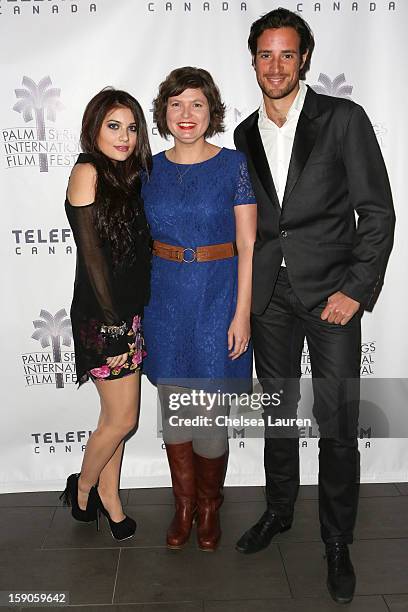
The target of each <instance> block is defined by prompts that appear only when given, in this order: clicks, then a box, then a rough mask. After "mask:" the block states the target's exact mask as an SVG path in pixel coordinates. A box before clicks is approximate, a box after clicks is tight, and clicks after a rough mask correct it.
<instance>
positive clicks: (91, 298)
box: [62, 88, 151, 540]
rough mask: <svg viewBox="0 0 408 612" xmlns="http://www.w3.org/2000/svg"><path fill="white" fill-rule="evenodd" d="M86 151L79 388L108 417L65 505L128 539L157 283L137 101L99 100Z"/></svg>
mask: <svg viewBox="0 0 408 612" xmlns="http://www.w3.org/2000/svg"><path fill="white" fill-rule="evenodd" d="M81 146H82V150H83V151H84V153H81V154H80V156H79V158H78V160H77V163H76V165H75V167H74V168H73V170H72V173H71V176H70V180H69V184H68V190H67V199H66V202H65V208H66V213H67V216H68V220H69V223H70V225H71V228H72V231H73V235H74V239H75V243H76V246H77V268H76V278H75V287H74V297H73V301H72V307H71V321H72V330H73V337H74V344H75V359H76V368H77V380H78V383H79V385H81V384H83V383H84V382H86V381H87V380H88V379H89V378H91V379H92V380H93V382H94V384H95V386H96V389H97V391H98V393H99V397H100V402H101V412H100V416H99V421H98V426H97V428H96V430H95V431H94V432H93V433H92V435H91V437H90V438H89V440H88V443H87V446H86V450H85V455H84V459H83V462H82V467H81V473H80V474H71V475H70V476H69V477H68V480H67V486H66V489H65V491H64V493H63V495H62V497H63V498H64V501H65V502H66V503H67V504H69V505H71V506H72V515H73V516H74V518H76V519H77V520H80V521H87V522H89V521H93V520H96V519H97V517H98V515H99V512H102V513H103V514H105V516H106V517H107V518H108V520H109V524H110V528H111V532H112V535H113V536H114V537H115V538H116V539H118V540H122V539H125V538H128V537H131V536H132V535H133V534H134V532H135V529H136V523H135V521H134V520H133V519H132V518H130V517H128V516H125V514H124V512H123V509H122V505H121V501H120V497H119V476H120V466H121V461H122V455H123V447H124V438H125V437H126V436H127V435H128V434H129V433H130V432H131V431H132V430H133V429H134V428H135V426H136V423H137V418H138V409H139V390H140V371H139V369H140V364H141V362H142V359H143V356H144V351H143V337H142V332H141V316H142V313H143V307H144V305H145V304H146V302H147V300H148V292H149V280H150V234H149V229H148V225H147V222H146V218H145V215H144V210H143V202H142V200H141V197H140V173H141V172H146V173H148V172H149V171H150V168H151V152H150V147H149V141H148V135H147V129H146V122H145V118H144V115H143V111H142V109H141V107H140V105H139V103H138V102H137V100H135V98H133V97H132V96H131V95H130V94H128V93H126V92H124V91H118V90H115V89H112V88H108V89H104V90H102V91H101V92H99V93H98V94H97V95H96V96H95V97H94V98H92V100H91V101H90V102H89V104H88V105H87V107H86V109H85V113H84V117H83V122H82V132H81Z"/></svg>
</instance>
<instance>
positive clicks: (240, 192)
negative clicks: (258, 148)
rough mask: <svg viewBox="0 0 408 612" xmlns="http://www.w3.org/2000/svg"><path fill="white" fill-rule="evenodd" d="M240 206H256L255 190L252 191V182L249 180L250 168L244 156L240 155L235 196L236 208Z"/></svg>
mask: <svg viewBox="0 0 408 612" xmlns="http://www.w3.org/2000/svg"><path fill="white" fill-rule="evenodd" d="M240 204H256V199H255V194H254V190H253V189H252V185H251V180H250V178H249V173H248V166H247V163H246V159H245V157H244V156H243V155H242V154H241V155H240V160H239V164H238V173H237V179H236V187H235V195H234V206H239V205H240Z"/></svg>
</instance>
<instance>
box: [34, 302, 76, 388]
mask: <svg viewBox="0 0 408 612" xmlns="http://www.w3.org/2000/svg"><path fill="white" fill-rule="evenodd" d="M40 317H42V318H41V319H37V320H36V321H33V325H34V327H35V332H34V333H33V335H32V336H31V337H32V338H34V340H39V342H40V343H41V346H42V348H47V347H48V346H50V345H51V346H52V353H53V357H54V363H61V340H62V344H63V345H64V346H71V341H72V328H71V321H70V319H69V318H68V316H67V313H66V311H65V308H62V309H61V310H59V311H58V312H57V313H56V314H55V315H54V316H52V314H51V313H50V312H48V310H41V312H40ZM55 385H56V387H57V389H62V388H63V387H64V379H63V375H62V374H61V373H57V374H56V375H55Z"/></svg>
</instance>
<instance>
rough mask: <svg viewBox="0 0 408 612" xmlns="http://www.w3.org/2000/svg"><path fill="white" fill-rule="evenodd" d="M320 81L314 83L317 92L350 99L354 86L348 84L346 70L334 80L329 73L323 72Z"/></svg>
mask: <svg viewBox="0 0 408 612" xmlns="http://www.w3.org/2000/svg"><path fill="white" fill-rule="evenodd" d="M318 81H319V83H317V84H316V85H313V89H314V90H315V92H316V93H318V94H324V95H326V96H335V97H336V98H348V99H350V96H351V92H352V91H353V86H352V85H347V83H346V77H345V76H344V72H342V73H341V74H338V75H337V76H336V77H335V78H334V79H333V81H332V80H331V78H330V77H329V76H327V74H324V73H323V72H321V73H320V75H319V78H318Z"/></svg>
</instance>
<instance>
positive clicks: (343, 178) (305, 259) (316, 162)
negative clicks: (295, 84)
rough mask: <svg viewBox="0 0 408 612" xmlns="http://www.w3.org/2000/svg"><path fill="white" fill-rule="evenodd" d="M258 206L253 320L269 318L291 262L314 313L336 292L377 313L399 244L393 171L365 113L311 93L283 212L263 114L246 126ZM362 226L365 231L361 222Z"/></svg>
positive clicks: (243, 137)
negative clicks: (264, 138)
mask: <svg viewBox="0 0 408 612" xmlns="http://www.w3.org/2000/svg"><path fill="white" fill-rule="evenodd" d="M234 140H235V145H236V147H237V149H239V150H240V151H243V152H244V153H245V154H246V156H247V159H248V168H249V173H250V177H251V180H252V185H253V188H254V191H255V195H256V198H257V203H258V227H257V237H256V242H255V249H254V259H253V299H252V311H253V312H254V313H255V314H262V312H263V311H264V310H265V308H266V307H267V305H268V303H269V301H270V299H271V296H272V293H273V290H274V285H275V282H276V277H277V274H278V271H279V267H280V265H281V262H282V255H283V256H284V257H285V262H286V266H287V271H288V275H289V279H290V282H291V285H292V288H293V290H294V292H295V293H296V295H297V297H298V298H299V299H300V300H301V302H302V303H303V304H304V305H305V306H306V308H308V309H309V310H310V309H312V308H313V307H315V306H317V304H319V303H321V302H323V301H325V300H327V298H328V297H329V296H330V295H331V294H333V293H334V292H336V291H343V292H344V293H345V294H346V295H348V296H350V297H352V298H354V299H355V300H357V301H358V302H360V303H361V304H362V305H363V306H364V307H365V308H366V309H371V308H372V306H373V304H374V302H375V299H376V297H377V295H378V293H379V290H380V288H381V286H382V282H383V277H384V273H385V268H386V264H387V260H388V257H389V254H390V251H391V248H392V244H393V233H394V225H395V215H394V209H393V204H392V196H391V190H390V186H389V182H388V176H387V171H386V169H385V165H384V161H383V158H382V155H381V152H380V148H379V146H378V143H377V139H376V137H375V134H374V131H373V128H372V126H371V123H370V121H369V119H368V117H367V115H366V114H365V112H364V110H363V109H362V108H361V106H359V105H358V104H355V103H354V102H351V101H350V100H345V99H342V98H333V97H330V96H323V95H318V94H316V93H315V92H314V91H313V90H312V89H310V88H308V91H307V94H306V98H305V102H304V106H303V109H302V112H301V114H300V117H299V122H298V125H297V129H296V133H295V139H294V143H293V149H292V156H291V160H290V165H289V171H288V177H287V183H286V189H285V193H284V198H283V202H282V209H281V207H280V205H279V200H278V197H277V194H276V191H275V187H274V183H273V177H272V176H271V173H270V170H269V165H268V161H267V159H266V155H265V151H264V148H263V145H262V140H261V136H260V133H259V129H258V111H255V112H254V113H252V115H250V116H249V117H247V119H245V120H244V121H243V122H242V123H240V124H239V125H238V127H237V128H236V130H235V133H234ZM355 213H357V219H358V222H357V223H356V219H355V217H356V215H355Z"/></svg>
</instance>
